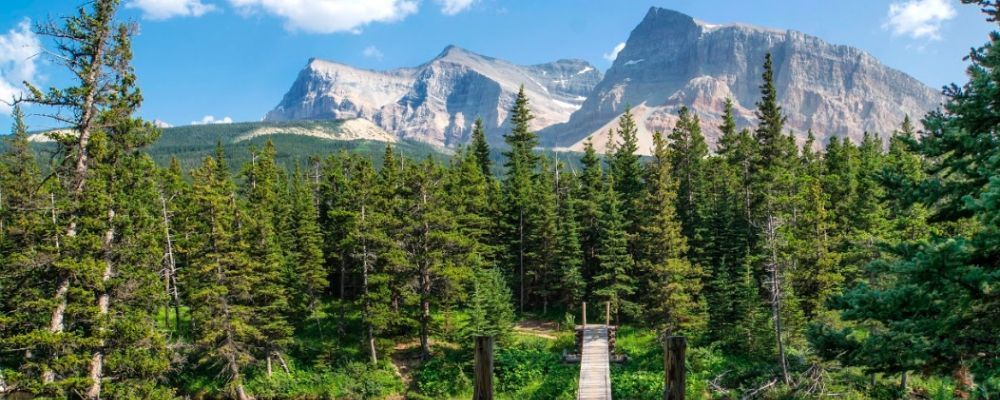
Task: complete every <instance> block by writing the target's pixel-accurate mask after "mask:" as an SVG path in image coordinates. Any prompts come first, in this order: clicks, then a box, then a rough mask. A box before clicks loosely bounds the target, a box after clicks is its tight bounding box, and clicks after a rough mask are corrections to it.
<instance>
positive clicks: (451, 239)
mask: <svg viewBox="0 0 1000 400" xmlns="http://www.w3.org/2000/svg"><path fill="white" fill-rule="evenodd" d="M411 171H412V172H411V173H410V174H408V179H407V182H406V188H405V189H404V194H403V197H404V201H405V202H406V205H407V207H406V209H407V210H408V216H407V217H406V226H405V228H404V235H403V237H404V243H405V244H404V246H405V248H406V252H407V255H408V258H409V264H410V265H411V266H412V267H413V268H414V270H413V272H414V274H415V275H416V276H417V293H418V295H419V297H420V299H419V302H420V305H419V316H418V320H419V323H420V348H421V352H422V355H423V356H424V357H429V356H430V323H431V303H432V302H434V300H435V297H437V298H438V300H439V303H443V302H447V301H448V300H450V299H454V296H455V292H456V291H458V290H460V288H461V287H463V282H464V281H466V280H467V279H468V278H469V277H470V275H471V271H472V269H471V268H469V266H468V264H467V263H468V262H469V261H470V257H468V256H466V255H467V254H468V251H469V249H471V248H473V243H472V242H471V241H470V240H469V239H468V238H467V237H464V236H462V235H461V234H460V231H459V230H458V228H457V226H456V224H455V219H454V214H453V213H452V210H451V209H449V208H448V205H449V199H448V197H447V192H446V191H445V182H444V180H445V174H444V171H443V169H442V168H441V167H440V165H438V164H437V163H436V162H434V161H433V160H432V159H430V158H428V159H426V160H424V162H422V163H420V164H419V165H414V166H413V167H411ZM474 259H475V258H474V257H473V258H472V260H474ZM435 292H436V294H437V296H435Z"/></svg>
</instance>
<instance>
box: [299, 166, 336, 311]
mask: <svg viewBox="0 0 1000 400" xmlns="http://www.w3.org/2000/svg"><path fill="white" fill-rule="evenodd" d="M291 217H292V224H291V228H292V229H291V230H292V232H294V239H295V240H294V243H293V250H292V252H291V253H292V255H293V256H292V257H291V264H292V267H293V268H292V273H293V274H294V278H293V285H292V289H293V290H292V291H291V292H292V293H293V294H294V296H295V297H296V301H295V308H296V311H297V312H298V314H299V315H300V316H306V317H308V316H309V315H311V314H312V313H315V312H316V309H317V308H318V307H319V303H320V300H321V299H322V295H323V292H324V291H325V290H326V288H327V286H328V285H329V282H328V281H327V278H326V269H325V267H324V264H323V263H324V256H323V235H322V233H321V232H320V228H319V223H318V222H317V220H318V218H319V215H318V213H317V211H316V205H315V202H314V201H313V191H312V189H311V188H310V187H309V184H308V182H307V178H306V177H305V176H303V175H302V172H301V171H299V169H298V168H297V167H296V169H295V175H294V179H293V180H292V213H291Z"/></svg>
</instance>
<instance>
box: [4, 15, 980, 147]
mask: <svg viewBox="0 0 1000 400" xmlns="http://www.w3.org/2000/svg"><path fill="white" fill-rule="evenodd" d="M78 3H81V1H79V0H4V1H2V2H0V95H6V96H9V95H10V93H15V92H16V91H17V90H19V87H18V82H20V80H22V79H28V80H30V81H32V82H38V83H39V84H41V85H43V86H47V85H53V84H54V85H60V84H62V83H64V81H63V79H64V77H63V75H62V74H61V73H60V71H59V69H58V67H57V66H55V65H53V64H52V63H51V62H49V61H47V60H45V59H44V57H32V55H34V54H36V53H37V52H38V48H39V46H40V47H41V48H44V47H46V46H48V45H50V43H47V42H46V41H45V40H44V38H37V37H34V36H33V35H32V34H31V33H30V32H28V31H27V30H25V27H26V26H27V25H26V24H25V21H32V22H35V21H40V20H44V19H46V18H49V17H50V16H51V17H57V16H59V15H65V14H69V13H71V12H73V10H74V7H75V5H76V4H78ZM123 3H124V4H125V5H126V7H125V8H123V10H122V13H121V16H122V17H124V18H128V19H133V20H135V21H138V22H139V23H140V24H141V34H140V35H139V36H138V37H137V38H136V39H135V43H134V46H135V66H136V70H137V72H138V74H139V78H140V81H139V83H140V86H141V87H142V89H143V93H144V95H145V98H146V102H145V104H144V106H143V109H142V111H141V114H142V116H143V117H145V118H147V119H158V120H162V121H166V122H167V123H170V124H173V125H187V124H190V123H192V122H195V121H198V122H200V121H204V120H208V118H209V116H212V117H213V118H214V120H216V121H218V120H225V119H226V118H228V120H233V121H255V120H259V119H261V117H263V115H264V114H265V113H266V112H267V111H268V110H270V109H271V108H272V107H274V105H275V104H277V103H278V101H280V100H281V97H282V95H283V94H284V92H285V91H286V90H287V89H288V87H289V86H290V85H291V83H292V81H293V80H294V79H295V76H296V74H297V73H298V71H299V70H300V69H301V68H302V67H303V66H305V64H306V62H307V60H308V59H309V58H310V57H318V58H325V59H330V60H335V61H339V62H344V63H348V64H352V65H357V66H361V67H365V68H372V69H389V68H394V67H400V66H414V65H418V64H420V63H423V62H425V61H427V60H429V59H431V58H432V57H434V56H435V55H437V54H438V53H439V52H440V51H441V50H442V49H443V48H444V47H445V46H447V45H449V44H455V45H459V46H461V47H465V48H467V49H470V50H472V51H475V52H478V53H481V54H484V55H489V56H493V57H497V58H502V59H506V60H509V61H512V62H515V63H520V64H533V63H541V62H547V61H552V60H556V59H559V58H582V59H585V60H587V61H589V62H591V63H592V64H594V65H596V66H597V67H598V68H601V69H606V68H607V67H609V66H610V64H611V62H610V61H609V59H608V58H609V57H608V56H610V55H611V54H610V53H611V52H612V50H613V49H614V48H615V46H616V45H618V44H619V43H622V42H624V41H625V40H626V39H627V37H628V34H629V32H630V31H631V30H632V28H634V27H635V25H636V24H638V23H639V21H640V20H641V19H642V17H643V16H644V15H645V13H646V11H647V10H648V9H649V7H650V6H658V7H665V8H671V9H675V10H678V11H682V12H685V13H687V14H689V15H692V16H694V17H695V18H698V19H701V20H704V21H707V22H711V23H729V22H743V23H750V24H755V25H763V26H769V27H775V28H782V29H785V28H787V29H794V30H798V31H802V32H805V33H807V34H811V35H815V36H818V37H820V38H822V39H824V40H826V41H829V42H832V43H836V44H846V45H851V46H855V47H859V48H862V49H864V50H866V51H868V52H870V53H872V54H873V55H874V56H875V57H877V58H878V59H880V60H881V61H882V62H884V63H885V64H887V65H889V66H891V67H894V68H897V69H900V70H902V71H904V72H906V73H908V74H910V75H912V76H914V77H916V78H917V79H919V80H921V81H923V82H925V83H927V84H928V85H930V86H931V87H934V88H939V87H941V86H942V85H945V84H947V83H950V82H964V80H965V79H964V66H965V63H964V62H963V61H962V57H963V56H964V55H965V54H966V53H967V52H968V49H969V48H970V47H971V46H975V45H979V44H982V43H983V42H985V41H986V35H987V34H988V32H989V31H990V30H991V29H993V27H994V26H995V25H992V24H990V23H987V22H986V21H985V20H984V19H983V18H982V17H981V15H980V14H979V13H978V10H977V9H976V8H975V7H973V6H963V5H961V4H960V3H959V1H958V0H838V1H813V0H808V1H800V0H754V1H746V0H715V1H705V0H641V1H639V0H533V1H528V0H123ZM10 122H11V120H10V117H9V115H7V111H6V110H5V107H3V106H2V105H0V132H3V133H6V130H7V128H6V127H8V126H10ZM29 122H30V123H31V124H32V125H33V126H34V127H36V128H38V127H44V126H46V125H50V124H51V123H49V122H45V121H43V120H41V119H39V118H32V119H30V120H29Z"/></svg>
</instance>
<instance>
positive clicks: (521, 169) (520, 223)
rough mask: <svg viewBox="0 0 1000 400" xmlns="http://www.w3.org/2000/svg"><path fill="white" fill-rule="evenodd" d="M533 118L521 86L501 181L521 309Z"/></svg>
mask: <svg viewBox="0 0 1000 400" xmlns="http://www.w3.org/2000/svg"><path fill="white" fill-rule="evenodd" d="M533 118H534V116H532V115H531V111H530V110H529V109H528V97H527V95H526V94H525V93H524V87H523V86H522V87H521V89H520V90H519V91H518V93H517V98H516V99H515V100H514V106H513V107H512V108H511V110H510V124H511V132H510V133H509V134H507V135H504V142H506V143H507V146H508V147H509V148H510V149H509V150H507V151H505V152H504V156H505V157H506V159H507V161H506V162H505V164H504V167H505V168H506V170H507V171H506V174H505V177H504V182H503V198H504V215H506V218H507V221H506V226H507V228H506V231H507V232H506V236H507V237H508V240H507V242H508V244H509V245H510V251H509V254H508V260H509V261H508V264H509V265H512V266H513V268H512V269H513V270H514V271H515V273H516V275H517V279H516V280H517V282H518V291H517V295H518V307H519V308H520V311H521V312H524V308H525V303H526V302H527V299H528V296H527V293H526V291H525V290H526V285H525V284H526V275H525V270H526V262H527V260H526V259H525V256H526V254H527V251H528V249H527V245H528V243H527V237H528V235H530V232H528V231H527V229H528V226H527V225H528V221H529V220H531V218H532V216H531V215H530V205H531V204H530V201H531V199H532V197H533V194H532V190H533V189H534V187H535V185H534V182H535V175H536V174H537V171H536V170H537V167H538V156H537V155H535V154H534V152H533V149H534V148H535V146H537V145H538V137H537V136H536V135H535V134H534V133H533V132H531V130H530V129H529V127H528V123H529V122H530V121H531V120H532V119H533Z"/></svg>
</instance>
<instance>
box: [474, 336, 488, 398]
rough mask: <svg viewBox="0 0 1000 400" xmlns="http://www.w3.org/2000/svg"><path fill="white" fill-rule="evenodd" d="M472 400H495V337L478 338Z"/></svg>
mask: <svg viewBox="0 0 1000 400" xmlns="http://www.w3.org/2000/svg"><path fill="white" fill-rule="evenodd" d="M475 363H476V365H475V367H474V368H475V370H474V372H473V375H475V376H474V377H473V379H474V381H475V382H474V388H473V394H472V400H493V337H492V336H476V354H475Z"/></svg>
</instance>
